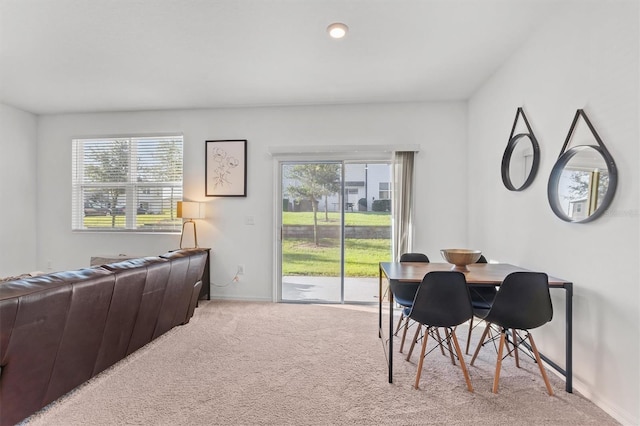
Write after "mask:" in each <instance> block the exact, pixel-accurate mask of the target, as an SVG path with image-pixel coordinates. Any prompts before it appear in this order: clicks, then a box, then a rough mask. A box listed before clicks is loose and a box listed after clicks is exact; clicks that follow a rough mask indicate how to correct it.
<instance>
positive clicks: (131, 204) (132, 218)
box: [71, 135, 183, 232]
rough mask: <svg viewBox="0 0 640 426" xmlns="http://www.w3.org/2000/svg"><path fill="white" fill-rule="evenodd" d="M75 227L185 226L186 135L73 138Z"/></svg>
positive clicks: (133, 228)
mask: <svg viewBox="0 0 640 426" xmlns="http://www.w3.org/2000/svg"><path fill="white" fill-rule="evenodd" d="M72 144H73V146H72V167H73V170H72V174H73V176H72V215H71V222H72V229H73V230H85V231H86V230H90V231H138V232H140V231H144V232H167V231H168V232H180V230H181V220H180V219H179V218H177V215H176V204H177V202H178V201H181V200H182V158H183V138H182V136H179V135H173V136H149V137H118V138H92V139H74V140H73V141H72Z"/></svg>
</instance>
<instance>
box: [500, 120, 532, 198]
mask: <svg viewBox="0 0 640 426" xmlns="http://www.w3.org/2000/svg"><path fill="white" fill-rule="evenodd" d="M519 117H522V119H523V120H524V123H525V125H526V126H527V132H526V133H518V134H516V135H514V133H515V130H516V126H517V124H518V118H519ZM539 163H540V147H539V145H538V140H537V139H536V137H535V135H534V134H533V130H532V129H531V126H530V125H529V121H528V120H527V116H526V115H525V114H524V111H523V109H522V108H518V111H517V112H516V118H515V120H514V121H513V127H512V128H511V134H510V135H509V142H508V143H507V148H506V149H505V150H504V155H503V156H502V166H501V172H502V182H503V183H504V186H505V187H506V188H507V189H508V190H509V191H522V190H523V189H525V188H527V187H528V186H529V185H531V183H532V182H533V180H534V179H535V177H536V173H537V172H538V164H539Z"/></svg>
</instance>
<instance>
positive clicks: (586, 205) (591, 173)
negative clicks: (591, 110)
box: [547, 109, 618, 223]
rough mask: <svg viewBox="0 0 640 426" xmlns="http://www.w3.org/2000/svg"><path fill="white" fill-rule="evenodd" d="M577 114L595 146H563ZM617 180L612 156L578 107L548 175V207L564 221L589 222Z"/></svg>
mask: <svg viewBox="0 0 640 426" xmlns="http://www.w3.org/2000/svg"><path fill="white" fill-rule="evenodd" d="M580 117H582V118H583V119H584V121H585V123H586V124H587V126H588V127H589V130H590V131H591V133H592V134H593V136H594V138H595V140H596V141H597V145H577V146H575V147H573V148H570V149H567V146H568V144H569V141H570V140H571V137H572V135H573V133H574V130H575V127H576V123H577V121H578V119H579V118H580ZM617 183H618V171H617V168H616V164H615V162H614V161H613V157H612V156H611V154H610V153H609V151H608V150H607V148H606V147H605V146H604V143H603V142H602V140H601V139H600V136H599V135H598V133H597V132H596V131H595V129H594V127H593V126H592V125H591V122H590V121H589V119H588V118H587V116H586V114H585V113H584V111H583V110H580V109H579V110H578V111H577V112H576V115H575V117H574V119H573V123H572V124H571V128H570V130H569V134H568V135H567V139H566V140H565V143H564V146H563V147H562V151H561V152H560V156H559V157H558V160H557V161H556V164H555V165H554V166H553V169H552V170H551V176H550V177H549V185H548V187H547V194H548V197H549V204H550V206H551V210H553V212H554V213H555V214H556V216H558V217H559V218H560V219H562V220H564V221H567V222H573V223H584V222H590V221H592V220H594V219H596V218H598V217H600V216H601V215H602V214H603V213H604V212H605V210H606V209H607V208H608V207H609V205H610V204H611V201H612V200H613V196H614V195H615V192H616V186H617Z"/></svg>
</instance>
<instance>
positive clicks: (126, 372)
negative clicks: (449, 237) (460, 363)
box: [24, 301, 618, 426]
mask: <svg viewBox="0 0 640 426" xmlns="http://www.w3.org/2000/svg"><path fill="white" fill-rule="evenodd" d="M377 322H378V321H377V311H376V309H375V308H370V307H353V306H342V305H294V304H274V303H253V302H231V301H229V302H220V301H204V302H201V303H200V307H198V309H196V313H195V316H194V318H193V319H192V320H191V322H190V323H189V324H187V325H185V326H181V327H177V328H175V329H173V330H171V331H170V332H168V333H167V334H165V335H164V336H162V337H160V338H159V339H157V340H156V341H154V342H152V343H150V344H149V345H147V346H146V347H145V348H143V349H141V350H139V351H138V352H136V353H134V354H133V355H131V356H129V357H128V358H127V359H125V360H123V361H122V362H120V363H118V364H116V365H115V366H113V367H112V368H110V369H109V370H107V371H105V372H103V373H102V374H100V375H99V376H97V377H95V378H94V379H92V380H91V381H89V382H88V383H86V384H85V385H83V386H81V387H80V388H78V389H76V390H74V391H72V392H71V393H69V394H68V395H66V396H65V397H63V398H61V399H59V400H58V401H56V402H54V403H53V404H51V405H50V406H49V407H46V408H45V409H44V410H42V411H41V412H39V413H37V414H35V415H34V416H32V417H31V418H29V419H27V420H26V421H25V422H24V423H25V424H27V425H30V426H31V425H33V426H37V425H47V426H51V425H65V426H67V425H120V424H122V425H125V424H126V425H129V424H145V425H152V424H153V425H223V424H224V425H228V424H236V425H343V424H349V425H352V424H354V425H437V424H442V425H445V424H446V425H463V424H464V425H466V424H478V425H480V424H482V425H487V424H493V425H515V424H527V425H614V424H618V423H616V422H615V421H614V420H613V419H612V418H611V417H609V416H608V415H607V414H606V413H604V412H603V411H602V410H600V409H599V408H598V407H596V406H595V405H594V404H592V403H591V402H589V401H588V400H586V399H585V398H583V397H582V396H580V395H579V394H577V393H574V394H568V393H566V392H565V391H564V382H562V381H561V380H560V379H559V378H558V377H556V376H555V375H554V374H549V376H550V379H551V381H552V385H553V387H554V391H555V393H556V395H555V396H549V395H548V394H547V393H546V390H545V387H544V383H543V381H542V379H541V377H540V374H539V371H538V370H537V366H536V365H535V364H534V363H533V362H532V361H531V360H529V359H528V358H525V357H522V358H523V360H522V367H523V368H521V369H517V368H515V365H514V363H513V361H512V359H507V360H505V362H504V364H503V365H504V367H503V368H504V370H503V373H502V375H501V381H500V393H499V394H497V395H496V394H493V393H491V384H492V379H493V369H494V365H495V364H494V363H495V352H494V351H492V350H491V349H490V348H486V349H485V350H483V351H482V352H481V355H480V357H479V358H478V360H477V361H476V365H475V366H474V367H469V370H470V374H471V380H472V383H473V386H474V388H475V392H474V393H470V392H468V391H467V389H466V385H465V382H464V378H463V376H462V372H461V370H460V369H459V367H457V366H453V365H452V364H451V361H450V360H449V358H447V357H444V356H442V355H441V354H440V352H439V351H434V352H432V353H431V354H430V355H429V356H428V357H427V358H426V359H425V366H424V371H423V375H422V380H421V389H419V390H416V389H414V388H413V387H412V384H413V380H414V377H415V372H416V362H417V358H418V353H417V352H416V353H414V355H413V358H412V361H411V362H407V361H405V360H404V357H402V356H395V357H394V369H395V370H394V373H395V374H394V383H393V384H389V383H387V370H386V366H385V357H384V352H383V349H382V345H381V343H380V339H379V338H378V333H377ZM479 334H480V333H479V332H475V333H474V335H479ZM457 335H458V336H459V338H460V340H461V344H463V342H464V338H465V337H466V326H461V327H460V328H459V329H458V333H457ZM475 338H478V336H476V337H475ZM395 347H396V351H397V348H398V347H399V345H396V346H395ZM405 352H406V351H405ZM470 358H471V357H470V356H469V357H467V358H466V361H467V363H468V361H469V360H470Z"/></svg>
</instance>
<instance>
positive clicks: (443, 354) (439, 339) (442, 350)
mask: <svg viewBox="0 0 640 426" xmlns="http://www.w3.org/2000/svg"><path fill="white" fill-rule="evenodd" d="M436 337H437V338H438V342H442V337H440V331H439V330H438V329H437V328H436ZM438 346H440V352H441V353H442V356H446V354H445V353H444V348H443V347H442V345H440V344H438Z"/></svg>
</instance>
